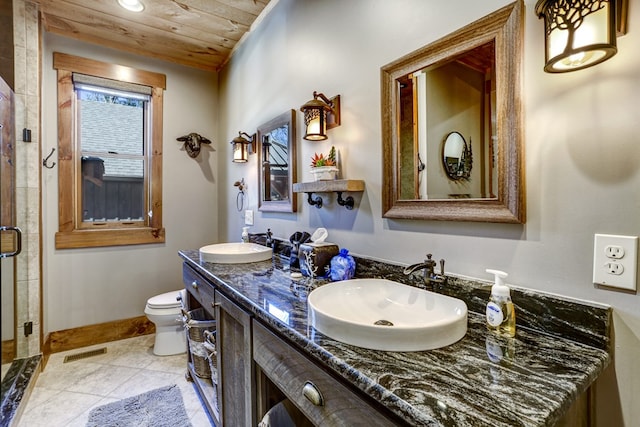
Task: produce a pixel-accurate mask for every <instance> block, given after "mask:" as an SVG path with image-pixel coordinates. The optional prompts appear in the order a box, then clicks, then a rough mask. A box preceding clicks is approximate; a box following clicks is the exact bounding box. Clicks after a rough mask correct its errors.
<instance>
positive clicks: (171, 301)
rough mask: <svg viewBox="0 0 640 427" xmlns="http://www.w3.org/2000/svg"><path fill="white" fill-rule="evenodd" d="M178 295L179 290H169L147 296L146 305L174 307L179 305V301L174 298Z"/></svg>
mask: <svg viewBox="0 0 640 427" xmlns="http://www.w3.org/2000/svg"><path fill="white" fill-rule="evenodd" d="M178 295H180V291H171V292H166V293H164V294H160V295H156V296H155V297H151V298H149V300H148V301H147V306H149V308H176V307H180V306H181V304H180V301H178V300H176V297H177V296H178Z"/></svg>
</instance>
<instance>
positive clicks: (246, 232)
mask: <svg viewBox="0 0 640 427" xmlns="http://www.w3.org/2000/svg"><path fill="white" fill-rule="evenodd" d="M242 243H249V227H242Z"/></svg>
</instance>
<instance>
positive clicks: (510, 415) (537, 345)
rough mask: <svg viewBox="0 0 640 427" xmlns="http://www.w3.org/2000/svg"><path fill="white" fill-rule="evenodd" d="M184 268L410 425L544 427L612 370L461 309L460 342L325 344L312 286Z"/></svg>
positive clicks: (583, 350) (265, 267) (285, 275)
mask: <svg viewBox="0 0 640 427" xmlns="http://www.w3.org/2000/svg"><path fill="white" fill-rule="evenodd" d="M179 255H180V256H181V257H182V258H183V259H184V261H185V263H186V264H187V265H189V266H191V267H192V268H193V269H195V270H196V271H198V272H199V273H200V274H202V275H203V276H204V277H206V278H208V279H209V280H210V281H212V282H213V283H214V284H215V285H216V286H218V287H219V289H220V290H221V291H222V292H223V293H224V294H225V295H226V296H227V297H229V298H230V299H232V300H233V301H235V302H236V303H237V304H239V305H240V306H242V307H243V308H245V309H246V310H248V311H250V312H251V313H253V314H254V316H255V317H256V318H257V319H259V320H260V321H261V322H262V323H264V324H267V325H268V326H270V327H271V328H272V329H273V330H275V331H277V332H279V333H280V335H281V336H282V337H284V338H285V339H288V340H289V341H290V342H291V343H293V344H294V345H295V346H297V347H298V348H299V349H300V350H301V351H302V352H304V353H306V354H307V355H308V356H310V357H311V358H312V359H314V360H316V361H317V362H319V363H320V364H322V365H324V366H325V367H326V369H328V370H330V371H332V372H333V373H334V374H336V375H337V376H338V377H341V378H343V379H344V380H345V381H347V382H349V383H351V384H353V385H354V386H355V387H356V388H358V389H360V390H361V391H362V392H363V393H364V394H366V395H369V396H370V397H371V398H372V399H373V400H375V401H377V402H379V403H380V404H381V405H384V406H385V407H386V408H387V409H388V410H389V411H391V412H392V413H394V414H396V415H397V416H398V417H400V418H402V419H404V420H406V421H407V423H408V424H410V425H426V426H438V425H442V426H509V427H512V426H551V425H554V424H555V423H556V422H557V421H558V420H559V419H560V418H561V417H562V416H563V415H564V413H565V412H566V411H567V410H568V409H569V407H570V406H571V404H572V403H573V402H574V401H575V400H576V399H577V398H578V397H579V396H580V395H581V394H582V393H583V392H584V391H586V389H587V388H588V387H589V386H590V385H591V384H592V383H593V381H595V379H596V378H597V377H598V375H600V373H601V372H602V371H603V370H604V368H606V366H607V365H608V364H609V361H610V355H609V353H608V351H607V350H606V349H604V348H599V347H598V346H594V345H590V344H588V343H582V342H579V341H578V340H570V339H566V338H563V337H558V336H553V335H550V334H547V333H543V332H538V331H536V330H534V329H530V328H526V327H519V328H518V330H517V334H516V337H515V338H514V339H503V338H500V337H497V336H495V335H493V334H491V333H490V332H488V331H487V329H486V327H485V321H484V316H482V315H481V314H479V312H474V311H473V308H474V307H475V306H474V304H473V303H472V304H471V305H470V304H469V302H468V303H467V305H469V316H468V317H469V324H468V331H467V334H466V336H465V337H464V338H463V339H462V340H460V341H458V342H457V343H455V344H452V345H450V346H447V347H444V348H440V349H436V350H429V351H421V352H385V351H376V350H368V349H364V348H360V347H355V346H351V345H348V344H344V343H341V342H338V341H336V340H333V339H331V338H328V337H326V336H325V335H323V334H321V333H320V332H318V331H316V330H315V329H314V328H313V327H312V326H310V325H309V323H308V321H307V310H308V308H307V302H306V296H307V295H308V293H309V292H310V290H312V289H313V288H314V287H315V286H318V285H321V284H322V283H323V282H322V281H320V280H315V281H313V280H311V279H310V278H302V279H299V280H292V279H291V276H290V271H289V268H288V265H287V264H286V262H282V260H281V258H280V257H278V256H274V257H273V259H272V260H271V261H263V262H257V263H250V264H212V263H206V262H200V259H199V254H198V251H197V250H196V251H193V250H185V251H180V252H179Z"/></svg>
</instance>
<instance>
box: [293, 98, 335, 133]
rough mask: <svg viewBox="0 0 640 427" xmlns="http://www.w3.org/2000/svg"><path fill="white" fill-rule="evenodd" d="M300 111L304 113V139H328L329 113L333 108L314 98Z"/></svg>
mask: <svg viewBox="0 0 640 427" xmlns="http://www.w3.org/2000/svg"><path fill="white" fill-rule="evenodd" d="M314 95H315V94H314ZM300 111H302V112H303V113H304V125H305V133H304V136H303V138H304V139H306V140H308V141H324V140H325V139H327V112H329V111H331V107H330V106H329V105H327V104H325V103H324V102H322V101H319V100H317V99H315V98H314V99H312V100H311V101H309V102H307V103H306V104H304V105H303V106H302V107H300Z"/></svg>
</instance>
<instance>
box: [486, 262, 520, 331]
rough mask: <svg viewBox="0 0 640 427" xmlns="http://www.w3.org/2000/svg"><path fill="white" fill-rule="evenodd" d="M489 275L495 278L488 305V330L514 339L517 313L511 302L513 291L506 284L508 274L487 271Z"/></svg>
mask: <svg viewBox="0 0 640 427" xmlns="http://www.w3.org/2000/svg"><path fill="white" fill-rule="evenodd" d="M487 273H489V274H493V275H494V276H495V282H494V285H493V286H492V287H491V297H490V298H489V303H488V304H487V312H486V315H487V328H488V329H489V330H490V331H493V332H495V333H497V334H498V335H501V336H505V337H513V336H515V334H516V313H515V310H514V308H513V302H512V301H511V290H510V289H509V287H508V286H507V285H505V284H504V279H505V278H506V277H507V273H505V272H504V271H499V270H491V269H487Z"/></svg>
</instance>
